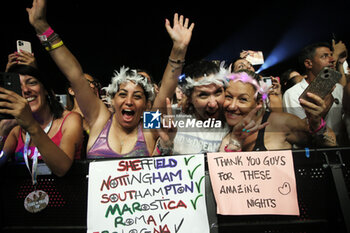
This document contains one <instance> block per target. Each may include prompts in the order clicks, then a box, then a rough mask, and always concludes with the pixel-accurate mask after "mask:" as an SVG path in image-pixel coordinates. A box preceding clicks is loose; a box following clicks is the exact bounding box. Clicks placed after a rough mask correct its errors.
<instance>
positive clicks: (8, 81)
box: [0, 72, 22, 119]
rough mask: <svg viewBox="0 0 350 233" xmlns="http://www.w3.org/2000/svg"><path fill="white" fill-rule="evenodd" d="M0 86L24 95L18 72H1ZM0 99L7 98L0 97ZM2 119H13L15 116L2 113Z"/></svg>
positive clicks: (0, 115) (0, 116)
mask: <svg viewBox="0 0 350 233" xmlns="http://www.w3.org/2000/svg"><path fill="white" fill-rule="evenodd" d="M0 86H1V87H3V88H5V89H7V90H10V91H14V92H16V93H17V94H18V95H22V89H21V83H20V80H19V75H18V74H15V73H6V72H0ZM0 101H6V100H2V99H0ZM0 119H13V116H12V115H8V114H1V113H0Z"/></svg>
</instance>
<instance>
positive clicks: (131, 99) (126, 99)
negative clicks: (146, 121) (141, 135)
mask: <svg viewBox="0 0 350 233" xmlns="http://www.w3.org/2000/svg"><path fill="white" fill-rule="evenodd" d="M146 103H147V101H146V96H145V93H144V90H143V88H142V87H141V86H140V85H137V84H135V83H133V82H131V81H128V82H125V83H122V84H120V86H119V89H118V92H117V93H116V94H115V96H114V98H113V106H114V109H115V114H116V119H117V121H118V123H119V124H120V125H121V126H122V127H124V128H127V129H132V128H134V127H137V126H138V124H139V121H140V119H141V116H142V114H143V112H144V111H145V110H146V106H147V105H146Z"/></svg>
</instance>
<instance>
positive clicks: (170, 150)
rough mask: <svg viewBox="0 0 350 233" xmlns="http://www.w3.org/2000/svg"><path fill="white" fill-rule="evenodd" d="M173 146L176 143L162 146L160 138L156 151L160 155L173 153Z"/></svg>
mask: <svg viewBox="0 0 350 233" xmlns="http://www.w3.org/2000/svg"><path fill="white" fill-rule="evenodd" d="M173 146H174V144H173V143H172V144H171V145H170V146H167V147H162V145H161V140H159V141H158V143H157V146H156V151H157V153H158V154H160V155H171V154H172V153H173Z"/></svg>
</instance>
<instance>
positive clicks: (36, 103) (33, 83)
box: [19, 74, 47, 113]
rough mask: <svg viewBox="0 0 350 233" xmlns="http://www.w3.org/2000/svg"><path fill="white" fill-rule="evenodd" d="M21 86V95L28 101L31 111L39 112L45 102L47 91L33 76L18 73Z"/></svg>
mask: <svg viewBox="0 0 350 233" xmlns="http://www.w3.org/2000/svg"><path fill="white" fill-rule="evenodd" d="M19 76H20V81H21V88H22V96H23V97H24V98H25V99H26V100H27V101H28V104H29V106H30V109H31V110H32V112H33V113H36V112H39V111H40V110H42V109H43V108H44V106H45V105H46V104H47V102H46V95H47V92H46V90H45V88H44V87H43V85H42V84H41V83H40V82H39V80H38V79H36V78H35V77H33V76H30V75H21V74H20V75H19Z"/></svg>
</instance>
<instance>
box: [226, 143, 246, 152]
mask: <svg viewBox="0 0 350 233" xmlns="http://www.w3.org/2000/svg"><path fill="white" fill-rule="evenodd" d="M227 147H228V144H227V145H226V146H225V148H224V150H225V151H226V152H241V151H242V149H239V150H230V149H227Z"/></svg>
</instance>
